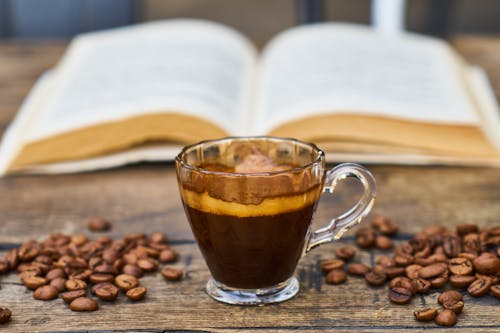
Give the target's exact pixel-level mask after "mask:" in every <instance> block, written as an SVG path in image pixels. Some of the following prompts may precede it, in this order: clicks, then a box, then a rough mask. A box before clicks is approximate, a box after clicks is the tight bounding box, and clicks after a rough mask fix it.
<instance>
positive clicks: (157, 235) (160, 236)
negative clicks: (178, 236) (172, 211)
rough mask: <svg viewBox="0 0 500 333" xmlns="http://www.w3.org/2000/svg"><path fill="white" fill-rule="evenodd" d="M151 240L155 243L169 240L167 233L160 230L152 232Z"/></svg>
mask: <svg viewBox="0 0 500 333" xmlns="http://www.w3.org/2000/svg"><path fill="white" fill-rule="evenodd" d="M150 239H151V242H153V243H166V242H167V235H165V233H163V232H160V231H155V232H153V233H152V234H151V237H150Z"/></svg>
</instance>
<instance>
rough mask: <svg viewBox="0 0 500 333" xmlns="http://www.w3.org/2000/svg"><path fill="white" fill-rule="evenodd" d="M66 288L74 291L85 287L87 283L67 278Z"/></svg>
mask: <svg viewBox="0 0 500 333" xmlns="http://www.w3.org/2000/svg"><path fill="white" fill-rule="evenodd" d="M65 286H66V290H69V291H74V290H80V289H87V284H86V283H85V281H83V280H78V279H69V280H67V281H66V284H65Z"/></svg>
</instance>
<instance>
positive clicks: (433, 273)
mask: <svg viewBox="0 0 500 333" xmlns="http://www.w3.org/2000/svg"><path fill="white" fill-rule="evenodd" d="M446 270H447V267H446V266H445V265H442V264H439V263H437V264H432V265H429V266H425V267H422V268H421V269H420V270H419V271H418V275H419V276H420V277H421V278H422V279H430V278H434V277H437V276H439V275H441V274H443V273H444V272H445V271H446Z"/></svg>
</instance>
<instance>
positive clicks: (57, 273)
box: [45, 268, 66, 280]
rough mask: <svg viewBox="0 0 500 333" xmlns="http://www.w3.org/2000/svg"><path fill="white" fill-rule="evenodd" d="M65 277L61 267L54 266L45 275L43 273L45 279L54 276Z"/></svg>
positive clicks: (50, 278) (51, 278)
mask: <svg viewBox="0 0 500 333" xmlns="http://www.w3.org/2000/svg"><path fill="white" fill-rule="evenodd" d="M64 277H66V273H64V271H63V270H62V269H61V268H54V269H51V270H50V271H49V272H48V273H47V275H45V278H46V279H47V280H54V279H56V278H64Z"/></svg>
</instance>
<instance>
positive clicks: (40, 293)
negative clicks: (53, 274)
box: [33, 285, 59, 301]
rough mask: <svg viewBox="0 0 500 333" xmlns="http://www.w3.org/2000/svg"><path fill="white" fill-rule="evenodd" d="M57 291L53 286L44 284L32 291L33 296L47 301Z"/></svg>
mask: <svg viewBox="0 0 500 333" xmlns="http://www.w3.org/2000/svg"><path fill="white" fill-rule="evenodd" d="M57 294H59V292H58V291H57V289H56V288H55V287H54V286H51V285H46V286H41V287H38V288H37V289H36V290H35V292H34V293H33V297H34V298H35V299H37V300H40V301H48V300H51V299H54V298H56V297H57Z"/></svg>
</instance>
